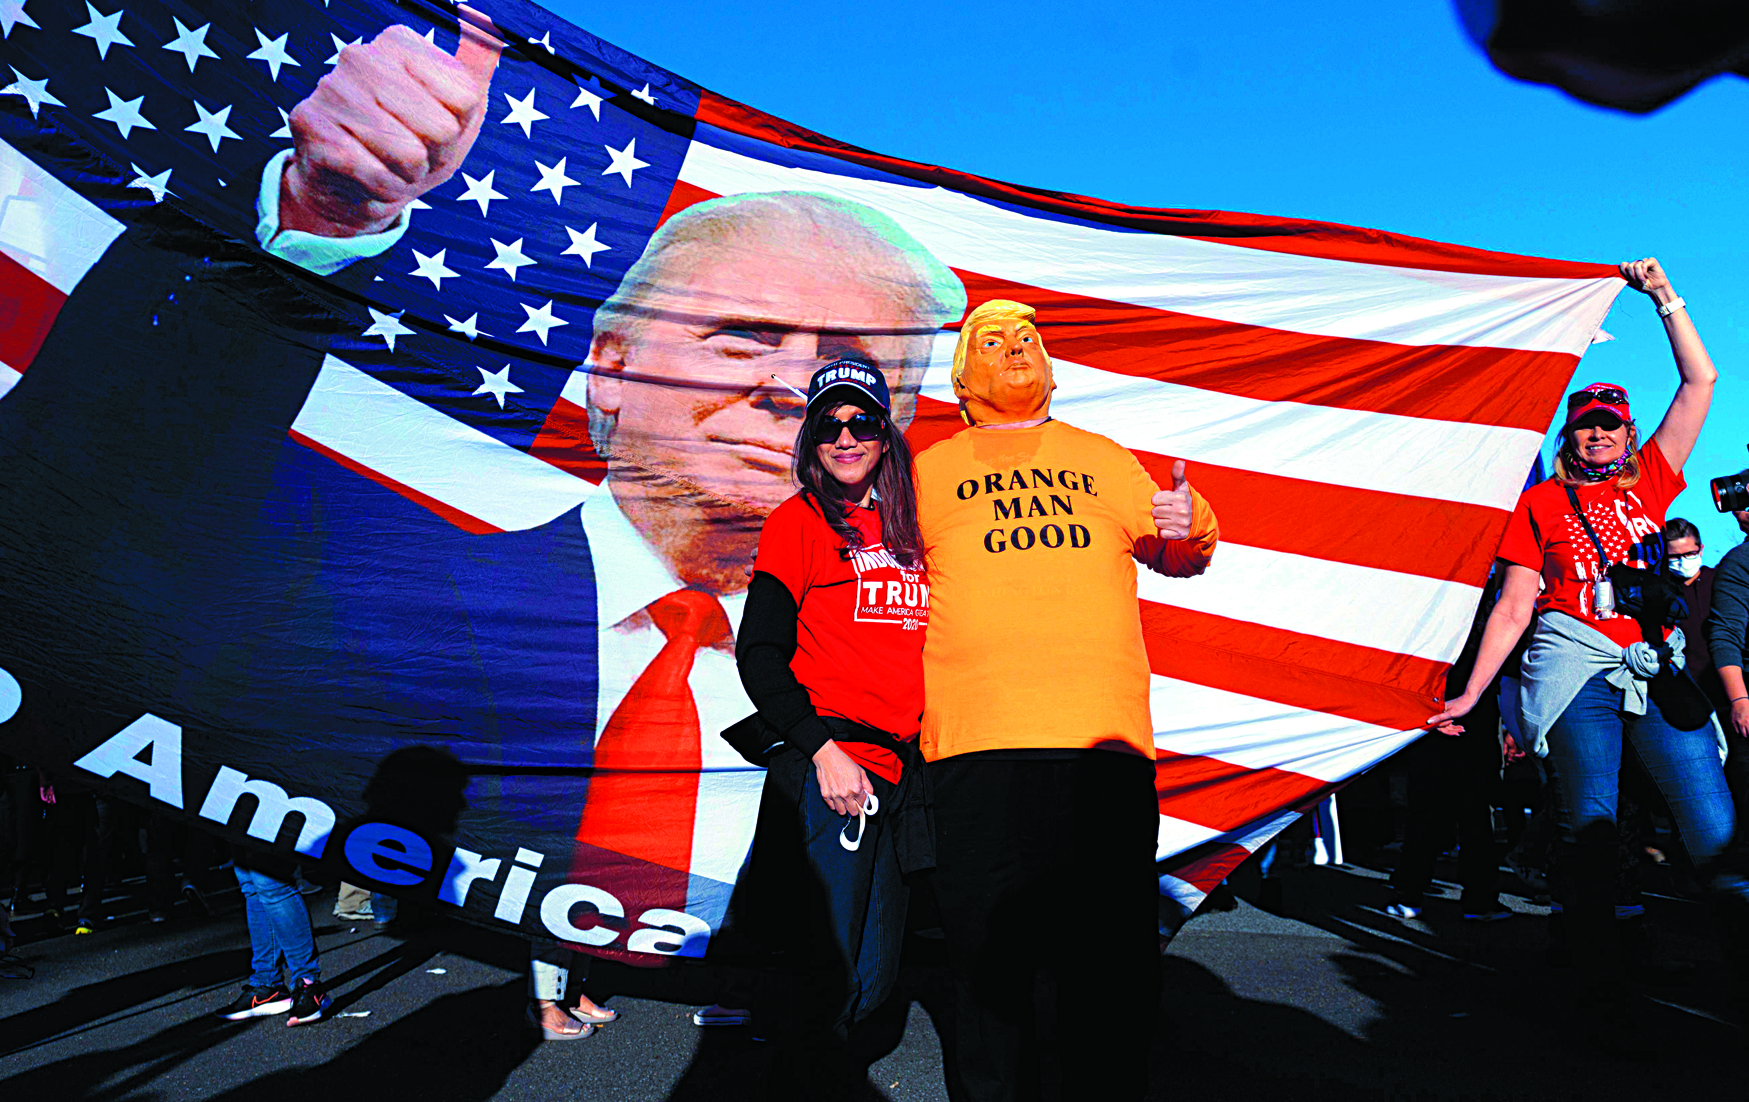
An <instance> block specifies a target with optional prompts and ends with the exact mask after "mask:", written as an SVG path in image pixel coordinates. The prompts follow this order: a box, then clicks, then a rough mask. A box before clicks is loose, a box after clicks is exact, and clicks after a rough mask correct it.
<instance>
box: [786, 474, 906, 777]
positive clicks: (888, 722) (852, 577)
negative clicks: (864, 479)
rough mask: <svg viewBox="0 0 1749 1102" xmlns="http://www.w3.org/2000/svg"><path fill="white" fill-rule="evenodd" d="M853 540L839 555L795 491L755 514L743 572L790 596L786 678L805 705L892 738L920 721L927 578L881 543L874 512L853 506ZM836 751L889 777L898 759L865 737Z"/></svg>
mask: <svg viewBox="0 0 1749 1102" xmlns="http://www.w3.org/2000/svg"><path fill="white" fill-rule="evenodd" d="M850 521H851V523H852V524H854V525H855V526H856V529H857V531H859V532H861V533H862V538H863V546H862V547H861V548H859V549H858V550H856V551H854V552H852V553H851V555H850V558H849V559H846V558H844V557H843V556H842V555H841V554H840V553H839V552H840V551H841V549H842V548H843V546H844V541H843V540H842V539H841V538H840V537H839V535H838V533H836V532H834V531H833V530H832V527H831V525H829V524H827V523H826V519H825V518H824V517H822V516H821V515H820V513H819V511H818V510H817V509H815V508H814V507H813V506H812V505H810V504H808V502H806V501H805V500H803V499H802V497H801V495H800V494H797V495H796V496H795V497H792V498H790V499H789V500H788V501H786V502H784V503H783V504H782V505H779V506H778V507H777V509H776V510H774V511H773V512H772V514H771V515H770V516H769V517H767V518H766V520H765V528H764V530H763V531H762V532H761V533H760V536H759V554H758V556H757V557H756V558H755V559H754V562H753V569H755V570H763V571H764V572H765V573H767V574H770V575H771V576H772V577H774V578H776V579H777V580H778V581H780V582H782V583H783V584H784V585H786V586H788V587H789V591H790V595H791V596H792V597H794V598H795V600H796V607H797V610H798V611H797V624H796V656H795V658H793V659H792V660H791V661H790V669H791V670H792V671H794V673H795V675H796V680H797V681H799V682H801V683H802V687H803V688H805V689H807V690H808V698H809V699H810V700H811V701H813V704H814V710H815V711H817V712H819V713H820V714H821V715H832V716H838V717H840V718H843V719H848V720H850V721H851V722H853V723H861V724H864V725H866V726H869V727H873V728H875V729H876V730H880V731H886V732H887V733H889V734H892V735H897V736H898V737H899V739H900V740H901V741H906V742H908V741H910V740H911V739H914V738H916V737H917V732H918V730H919V729H920V728H921V726H922V721H923V633H924V630H925V629H926V628H927V627H928V625H929V584H928V581H927V579H926V577H925V575H924V573H923V572H922V571H921V570H911V569H908V568H906V567H902V566H900V565H899V563H898V561H897V560H896V559H894V558H893V556H892V555H891V554H889V553H888V552H887V551H886V549H885V548H884V547H883V546H882V545H881V518H880V514H879V513H878V512H876V511H875V510H874V509H871V508H864V507H862V506H853V507H852V508H851V510H850ZM838 745H839V748H840V749H842V750H843V751H844V752H845V753H846V754H849V755H850V756H851V757H852V758H854V759H855V760H856V761H857V763H858V764H860V765H861V766H862V767H863V768H865V769H868V770H869V771H871V772H873V773H875V774H877V775H878V776H881V777H883V778H885V779H886V780H888V781H890V782H892V783H894V784H897V783H898V781H899V772H900V767H899V758H898V755H897V754H894V753H893V752H892V751H891V750H888V749H886V748H885V747H881V746H876V745H873V744H872V743H866V742H848V741H847V742H840V743H839V744H838Z"/></svg>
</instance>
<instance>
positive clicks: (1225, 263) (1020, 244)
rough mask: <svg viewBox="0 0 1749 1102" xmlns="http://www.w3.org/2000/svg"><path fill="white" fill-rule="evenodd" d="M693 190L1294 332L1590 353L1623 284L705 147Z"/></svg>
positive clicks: (997, 268)
mask: <svg viewBox="0 0 1749 1102" xmlns="http://www.w3.org/2000/svg"><path fill="white" fill-rule="evenodd" d="M680 178H681V179H682V180H684V181H685V182H687V183H689V184H692V185H693V186H695V187H700V188H703V189H705V190H706V191H710V192H714V193H716V194H718V195H732V194H735V193H737V192H765V191H811V192H822V193H825V194H829V195H835V196H838V197H840V198H844V199H850V200H853V201H856V202H860V203H866V204H868V205H869V206H872V207H874V208H875V209H877V210H880V211H882V212H884V213H885V214H887V215H888V216H889V217H891V218H892V219H893V220H894V221H895V222H897V223H899V225H901V226H903V227H904V228H905V230H906V231H907V232H909V233H910V234H911V235H912V236H913V237H915V238H916V239H917V240H918V241H920V242H921V243H922V244H923V245H924V247H925V248H927V249H929V251H930V252H932V253H934V254H935V255H936V256H937V257H938V258H940V259H941V260H942V262H943V263H946V264H948V265H950V266H951V267H955V268H959V269H961V270H963V271H970V272H979V273H981V274H984V275H989V276H999V277H1001V278H1003V279H1009V280H1014V281H1016V282H1020V283H1027V284H1030V285H1032V286H1035V287H1046V288H1050V289H1053V290H1058V291H1066V292H1069V293H1072V294H1078V295H1083V296H1087V297H1090V298H1098V299H1106V300H1110V301H1116V302H1128V303H1133V304H1135V305H1137V306H1147V307H1152V308H1155V309H1160V310H1171V311H1175V312H1178V313H1184V314H1193V315H1195V316H1197V317H1203V318H1215V319H1219V320H1222V321H1230V322H1238V323H1241V324H1245V325H1259V326H1267V327H1269V328H1271V329H1283V330H1288V331H1291V332H1295V333H1310V334H1316V335H1321V336H1329V337H1347V338H1353V339H1359V340H1373V341H1391V342H1394V343H1400V344H1412V345H1431V344H1445V345H1472V346H1486V347H1490V348H1517V349H1526V350H1537V351H1554V352H1565V353H1568V354H1570V355H1574V356H1577V355H1579V354H1581V353H1583V352H1584V351H1585V349H1586V347H1587V345H1588V344H1589V343H1590V341H1591V337H1592V334H1594V333H1596V332H1597V327H1598V326H1599V325H1601V324H1603V318H1604V315H1606V314H1607V313H1608V312H1609V306H1610V303H1611V302H1612V301H1613V300H1614V298H1615V295H1616V293H1617V291H1619V290H1620V289H1621V286H1622V284H1621V281H1620V280H1619V279H1616V278H1603V279H1549V278H1531V277H1524V276H1498V275H1474V274H1467V273H1454V272H1439V271H1428V270H1424V269H1416V268H1396V267H1390V266H1387V265H1381V264H1362V263H1355V262H1352V261H1345V260H1327V259H1324V258H1322V257H1315V256H1297V255H1294V254H1291V253H1277V252H1268V251H1265V250H1262V249H1249V248H1244V247H1242V246H1234V245H1223V244H1218V243H1214V242H1209V241H1198V240H1193V239H1191V238H1186V237H1173V236H1166V235H1161V234H1150V233H1130V232H1123V231H1118V230H1107V229H1101V228H1098V227H1094V226H1084V225H1078V224H1073V223H1068V222H1059V221H1055V220H1053V219H1050V218H1043V217H1029V216H1027V215H1024V214H1020V213H1018V212H1014V211H1009V210H1005V209H1003V208H1001V207H997V206H993V205H992V204H989V203H985V202H982V201H980V200H978V199H974V198H972V197H971V196H968V195H962V194H960V193H958V192H953V191H947V190H945V189H943V188H938V187H912V186H907V185H903V184H893V183H887V182H884V181H877V180H864V179H855V178H852V177H849V176H839V175H836V174H834V173H828V172H821V171H817V170H814V169H804V168H786V167H783V166H780V165H774V164H770V163H768V162H766V161H760V160H756V159H754V158H752V157H747V156H744V155H742V154H739V153H732V152H729V151H727V150H723V149H718V148H716V147H714V146H710V145H706V144H704V143H703V142H701V141H697V140H695V141H693V142H692V144H691V145H690V146H689V147H688V149H687V153H686V162H685V164H684V165H682V166H681V169H680Z"/></svg>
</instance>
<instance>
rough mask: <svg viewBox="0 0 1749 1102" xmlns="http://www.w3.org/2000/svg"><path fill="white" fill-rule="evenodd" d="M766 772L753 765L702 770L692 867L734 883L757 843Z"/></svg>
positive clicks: (693, 870) (715, 878)
mask: <svg viewBox="0 0 1749 1102" xmlns="http://www.w3.org/2000/svg"><path fill="white" fill-rule="evenodd" d="M764 789H765V771H764V770H763V769H753V768H751V767H749V768H747V769H741V770H720V771H716V772H704V773H700V774H699V777H698V810H697V811H696V812H695V813H694V815H693V820H692V868H691V869H690V870H688V871H690V872H691V873H692V875H694V876H705V877H709V878H710V879H712V880H720V881H722V882H723V883H725V884H733V883H734V882H735V878H736V877H738V876H740V875H741V864H742V862H744V861H745V860H746V859H747V851H748V849H750V848H751V847H752V845H753V828H754V826H756V825H757V823H758V820H759V798H760V794H761V793H762V792H763V791H764Z"/></svg>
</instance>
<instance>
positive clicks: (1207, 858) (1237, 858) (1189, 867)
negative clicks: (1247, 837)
mask: <svg viewBox="0 0 1749 1102" xmlns="http://www.w3.org/2000/svg"><path fill="white" fill-rule="evenodd" d="M1251 852H1252V851H1250V850H1248V849H1246V848H1245V847H1244V846H1242V845H1240V844H1239V843H1237V842H1224V843H1221V844H1220V845H1217V846H1212V847H1209V848H1206V849H1205V848H1201V847H1199V848H1197V849H1193V850H1191V851H1189V853H1182V854H1179V855H1177V857H1176V858H1175V860H1183V859H1184V858H1186V857H1189V858H1190V860H1188V861H1185V862H1184V864H1182V865H1168V866H1167V870H1168V871H1169V872H1170V873H1171V875H1173V876H1176V877H1177V878H1178V879H1180V880H1182V881H1184V882H1185V883H1186V884H1189V885H1191V886H1192V887H1195V888H1199V889H1201V890H1202V891H1204V892H1211V891H1213V890H1214V887H1215V885H1216V884H1219V883H1220V882H1221V881H1223V880H1225V879H1226V878H1227V877H1229V876H1231V875H1232V873H1233V870H1234V869H1236V868H1238V867H1239V866H1240V865H1243V864H1244V863H1245V861H1246V859H1248V858H1249V857H1250V856H1251ZM1192 854H1194V855H1195V856H1191V855H1192Z"/></svg>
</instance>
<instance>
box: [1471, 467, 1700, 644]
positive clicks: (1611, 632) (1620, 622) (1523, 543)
mask: <svg viewBox="0 0 1749 1102" xmlns="http://www.w3.org/2000/svg"><path fill="white" fill-rule="evenodd" d="M1687 485H1688V483H1686V482H1684V481H1683V479H1682V474H1681V473H1680V472H1678V471H1675V470H1672V469H1671V467H1670V461H1669V460H1668V459H1665V458H1664V452H1663V449H1661V448H1659V447H1658V444H1657V441H1653V442H1651V443H1649V444H1647V445H1646V446H1645V447H1644V448H1641V449H1640V480H1639V482H1637V483H1635V484H1634V485H1633V487H1632V488H1630V489H1626V490H1620V489H1617V488H1616V485H1615V482H1614V480H1613V479H1612V480H1610V481H1607V482H1602V483H1599V484H1598V485H1595V486H1575V487H1574V488H1573V489H1574V492H1576V493H1577V494H1578V495H1579V504H1580V506H1581V507H1582V508H1583V509H1584V510H1585V517H1586V519H1587V520H1589V521H1590V522H1591V530H1592V531H1593V532H1596V533H1597V538H1598V540H1599V541H1600V542H1601V543H1602V544H1603V550H1604V553H1605V554H1606V555H1608V556H1609V560H1610V562H1612V563H1626V564H1627V565H1628V566H1634V567H1639V568H1641V569H1656V568H1657V567H1658V566H1659V564H1661V563H1662V562H1663V560H1664V537H1663V531H1664V511H1665V510H1666V509H1668V508H1670V503H1671V502H1672V501H1674V500H1675V499H1676V495H1677V494H1679V493H1681V492H1682V491H1683V489H1684V488H1685V487H1686V486H1687ZM1499 557H1500V558H1502V559H1504V560H1506V561H1507V562H1509V563H1513V564H1515V565H1517V566H1524V567H1529V568H1530V569H1532V570H1535V571H1536V572H1537V573H1539V574H1541V575H1542V579H1543V591H1542V593H1541V594H1539V595H1538V597H1537V600H1536V609H1537V611H1538V612H1543V611H1546V610H1548V609H1551V608H1552V609H1554V610H1556V611H1557V612H1564V613H1566V614H1567V615H1569V616H1572V617H1575V618H1577V619H1580V620H1583V621H1585V622H1586V623H1587V624H1590V625H1591V626H1592V627H1594V628H1596V629H1597V630H1598V631H1601V632H1603V634H1605V635H1607V636H1609V637H1610V638H1611V639H1613V640H1615V641H1616V642H1617V643H1620V644H1621V645H1622V646H1624V647H1625V646H1627V645H1628V644H1630V643H1637V642H1639V641H1640V627H1639V624H1637V623H1636V622H1634V621H1633V620H1630V619H1629V618H1627V617H1626V616H1613V617H1611V618H1609V619H1607V620H1600V619H1598V618H1597V616H1596V615H1595V612H1594V610H1593V609H1592V607H1591V602H1592V597H1593V593H1594V591H1593V589H1592V585H1593V583H1594V582H1595V581H1596V579H1597V575H1598V571H1599V569H1600V565H1599V563H1598V561H1597V551H1596V550H1595V549H1594V548H1593V547H1592V545H1591V539H1590V537H1589V536H1587V535H1586V534H1585V527H1584V525H1582V524H1580V523H1579V517H1578V515H1577V514H1575V513H1574V512H1573V504H1572V502H1570V501H1569V500H1567V491H1566V488H1565V487H1564V486H1563V485H1562V484H1561V483H1560V481H1559V480H1557V479H1553V478H1551V479H1549V480H1548V481H1547V482H1539V483H1537V484H1536V485H1535V486H1532V487H1531V488H1530V489H1528V490H1526V491H1524V493H1523V494H1522V495H1520V496H1519V499H1518V507H1517V508H1516V509H1514V510H1513V511H1512V519H1511V520H1509V521H1507V522H1506V535H1505V536H1504V537H1503V538H1502V539H1501V541H1500V556H1499Z"/></svg>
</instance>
